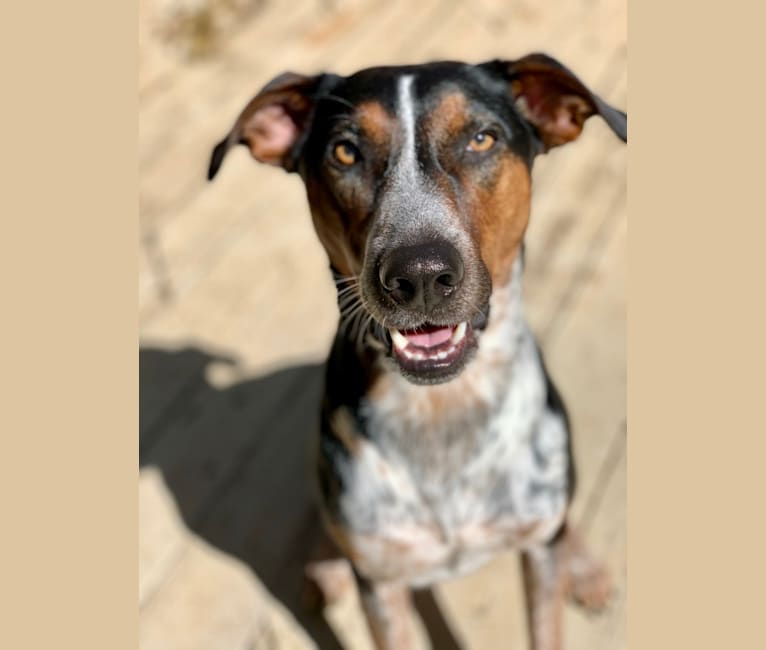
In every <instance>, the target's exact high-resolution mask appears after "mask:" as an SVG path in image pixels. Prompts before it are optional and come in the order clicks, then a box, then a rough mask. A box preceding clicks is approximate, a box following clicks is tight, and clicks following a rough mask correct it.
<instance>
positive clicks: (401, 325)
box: [208, 53, 627, 650]
mask: <svg viewBox="0 0 766 650" xmlns="http://www.w3.org/2000/svg"><path fill="white" fill-rule="evenodd" d="M594 115H596V116H599V117H601V118H602V119H603V120H604V121H605V122H606V124H607V125H608V126H609V128H610V129H611V130H612V131H613V132H614V133H615V134H616V135H617V136H618V137H619V138H620V139H621V140H623V141H624V142H627V116H626V114H625V113H624V112H622V111H620V110H617V109H616V108H614V107H612V106H610V105H609V104H607V103H606V102H604V101H603V100H602V99H600V98H599V97H598V96H597V95H596V94H594V93H593V92H591V91H590V90H589V89H588V88H587V87H586V86H585V85H584V84H583V83H582V82H581V81H580V80H579V79H578V78H577V77H576V76H575V75H574V74H573V73H572V72H571V71H570V70H568V69H567V68H566V67H564V66H563V65H562V64H561V63H560V62H558V61H557V60H555V59H553V58H551V57H549V56H547V55H545V54H539V53H536V54H530V55H528V56H524V57H522V58H520V59H517V60H493V61H489V62H486V63H482V64H478V65H472V64H467V63H460V62H450V61H445V62H435V63H429V64H424V65H413V66H396V67H377V68H370V69H365V70H362V71H360V72H357V73H355V74H353V75H351V76H348V77H343V76H339V75H335V74H330V73H325V74H318V75H315V76H307V75H301V74H295V73H285V74H282V75H280V76H278V77H276V78H275V79H273V80H272V81H271V82H270V83H268V84H267V85H266V86H265V87H264V88H263V89H262V90H261V91H260V92H259V93H258V94H257V95H256V96H255V97H254V98H253V99H252V100H251V101H250V102H249V103H248V104H247V105H246V106H245V108H244V110H243V111H242V113H241V115H240V116H239V117H238V118H237V120H236V122H235V124H234V126H233V127H232V129H231V130H230V132H229V133H228V135H227V136H226V137H225V138H224V139H223V140H222V141H221V142H220V143H218V144H217V145H216V146H215V148H214V150H213V153H212V158H211V161H210V167H209V170H208V178H209V179H210V180H212V179H213V178H214V177H215V175H216V174H217V172H218V171H219V169H220V167H221V164H222V162H223V160H224V157H225V156H226V153H227V152H228V151H229V150H230V149H231V148H232V147H233V146H234V145H237V144H244V145H246V146H247V147H248V148H249V149H250V152H251V153H252V156H253V157H254V158H255V159H256V160H258V161H260V162H263V163H268V164H271V165H276V166H279V167H282V168H283V169H285V170H287V171H289V172H296V173H298V174H300V176H301V178H302V179H303V181H304V183H305V187H306V193H307V198H308V203H309V206H310V209H311V215H312V221H313V224H314V227H315V229H316V233H317V235H318V237H319V240H320V242H321V244H322V245H323V247H324V249H325V251H326V252H327V256H328V258H329V263H330V268H331V270H332V273H333V276H334V279H335V282H336V286H337V289H338V291H337V294H338V305H339V309H340V320H339V327H338V332H337V335H336V337H335V340H334V343H333V346H332V350H331V353H330V356H329V360H328V363H327V375H326V385H325V391H324V397H323V401H322V406H321V417H320V420H321V425H320V431H319V433H318V440H317V450H316V452H317V453H316V470H317V479H318V492H319V495H320V502H321V511H322V513H323V520H324V523H325V526H326V529H327V531H328V532H329V534H330V536H331V538H332V539H333V540H334V542H335V543H336V544H337V545H338V547H339V548H340V549H341V550H342V552H343V553H344V555H345V556H346V557H347V558H348V559H349V560H350V561H351V564H352V567H353V572H354V576H355V578H356V582H357V585H358V587H359V592H360V596H361V601H362V605H363V608H364V612H365V616H366V618H367V621H368V624H369V627H370V630H371V633H372V637H373V639H374V641H375V644H376V647H377V648H379V649H380V650H404V649H406V648H409V647H411V644H412V639H411V637H410V633H409V629H410V628H409V626H408V625H407V611H408V607H409V600H408V599H409V593H410V592H409V590H410V589H411V588H418V587H424V586H427V585H430V584H432V583H434V582H436V581H439V580H441V579H444V578H448V577H452V576H456V575H460V574H463V573H465V572H468V571H471V570H473V569H475V568H476V567H478V566H479V565H481V564H482V563H484V562H485V561H487V560H488V559H489V558H491V557H492V556H493V554H496V553H498V552H499V551H501V550H503V549H507V548H515V549H518V550H520V551H521V557H522V567H523V578H524V585H525V593H526V601H527V613H528V624H529V630H530V639H531V645H532V647H533V648H534V650H558V649H559V648H561V644H562V634H561V617H562V603H563V602H564V600H565V599H566V598H572V599H574V600H575V601H577V602H580V603H581V604H583V605H584V606H586V607H587V608H590V609H599V608H600V607H602V606H604V605H605V604H606V601H607V600H608V596H609V592H610V590H611V586H610V580H609V576H608V574H607V572H606V570H605V568H604V567H603V566H602V565H601V564H600V563H599V562H597V561H596V560H595V559H594V558H592V557H591V556H590V555H589V553H588V551H587V550H586V548H585V546H584V544H583V542H582V540H581V538H580V536H579V535H578V533H577V531H576V530H575V529H574V527H573V526H572V525H571V524H570V523H568V522H567V510H568V507H569V504H570V503H571V500H572V495H573V491H574V484H575V473H574V465H573V460H572V453H571V442H570V440H571V439H570V427H569V421H568V417H567V413H566V409H565V406H564V403H563V401H562V398H561V396H560V394H559V392H558V391H557V389H556V387H555V385H554V384H553V382H552V380H551V378H550V376H549V374H548V372H547V370H546V367H545V364H544V361H543V357H542V355H541V352H540V349H539V347H538V345H537V343H536V340H535V337H534V335H533V334H532V332H531V331H530V328H529V326H528V324H527V322H526V320H525V317H524V312H523V308H522V291H521V286H522V285H521V277H522V270H523V265H524V264H523V258H524V255H523V239H524V233H525V230H526V227H527V223H528V220H529V212H530V196H531V180H530V178H531V176H530V175H531V169H532V164H533V162H534V160H535V158H536V157H537V156H538V155H539V154H542V153H545V152H546V151H548V150H549V149H551V148H553V147H557V146H560V145H563V144H565V143H567V142H571V141H572V140H574V139H575V138H577V137H578V135H579V134H580V132H581V131H582V128H583V125H584V122H585V120H586V119H588V118H589V117H591V116H594Z"/></svg>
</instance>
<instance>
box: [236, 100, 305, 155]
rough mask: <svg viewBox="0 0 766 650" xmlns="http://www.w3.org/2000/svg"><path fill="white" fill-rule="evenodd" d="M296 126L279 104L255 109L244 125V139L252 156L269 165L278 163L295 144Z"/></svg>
mask: <svg viewBox="0 0 766 650" xmlns="http://www.w3.org/2000/svg"><path fill="white" fill-rule="evenodd" d="M297 137H298V128H297V127H296V126H295V123H294V122H293V120H292V118H291V117H290V116H289V115H288V113H287V111H285V109H284V108H283V107H282V106H281V105H279V104H271V105H270V106H264V107H263V108H261V109H259V110H258V111H256V113H255V114H254V115H253V117H252V118H250V121H249V122H248V124H247V126H246V127H245V139H246V140H247V142H248V144H249V145H250V152H251V153H252V154H253V157H254V158H255V159H256V160H258V161H260V162H264V163H268V164H270V165H280V164H282V160H283V159H284V157H285V155H286V154H287V152H288V151H290V149H291V148H292V146H293V144H295V140H296V139H297Z"/></svg>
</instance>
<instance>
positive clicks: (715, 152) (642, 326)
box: [628, 0, 766, 650]
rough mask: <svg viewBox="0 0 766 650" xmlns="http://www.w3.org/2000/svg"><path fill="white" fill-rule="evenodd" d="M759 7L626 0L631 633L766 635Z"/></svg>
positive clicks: (632, 638)
mask: <svg viewBox="0 0 766 650" xmlns="http://www.w3.org/2000/svg"><path fill="white" fill-rule="evenodd" d="M754 7H757V4H755V3H749V4H748V5H747V11H748V12H749V14H750V15H745V14H744V13H743V11H744V10H745V3H744V2H735V3H729V2H727V3H712V4H711V3H707V4H706V3H699V2H695V3H692V2H684V3H669V2H653V3H651V6H648V5H647V3H645V2H640V1H638V0H636V1H633V2H631V3H630V13H629V26H630V30H629V42H630V91H629V95H630V101H629V112H630V115H631V126H630V138H631V144H630V147H629V151H630V154H629V155H630V163H629V168H630V172H629V188H630V189H629V215H630V216H629V220H630V236H629V238H628V241H629V248H628V251H629V252H628V255H629V281H628V304H629V309H628V313H629V325H628V332H629V335H628V340H629V344H628V368H629V399H628V422H629V434H628V440H629V448H628V463H629V472H628V473H629V480H628V494H629V499H628V501H629V520H628V521H629V523H628V539H629V543H628V566H629V576H628V585H629V598H628V601H629V605H628V638H629V647H630V648H632V649H633V650H660V649H665V648H668V649H673V650H687V649H689V650H705V649H707V648H715V649H716V650H721V649H723V648H756V647H766V645H764V637H765V636H766V633H765V632H764V613H763V602H764V594H763V584H764V580H763V578H764V568H763V567H764V562H763V559H762V558H763V552H764V542H765V540H764V534H763V529H764V524H763V513H764V512H765V506H764V503H763V495H764V494H766V490H764V480H763V476H764V470H763V459H764V457H766V453H765V452H766V445H764V432H766V429H765V428H764V424H763V415H762V411H763V403H764V395H763V388H764V385H765V383H764V380H763V376H764V361H766V359H764V355H763V352H762V350H763V345H762V344H760V346H758V345H754V341H759V340H761V339H762V337H763V335H764V332H766V323H765V322H764V318H763V313H762V312H763V307H762V305H763V296H764V289H763V278H764V277H766V274H765V273H764V263H763V260H764V254H763V250H762V248H763V242H764V241H766V225H765V224H766V220H764V218H763V186H764V181H763V178H762V176H763V169H764V164H763V155H764V154H763V147H762V146H761V145H760V143H759V145H758V146H756V145H755V143H754V136H755V132H754V131H753V127H754V122H752V121H751V119H750V117H748V115H750V111H749V109H747V108H745V107H753V108H754V107H756V106H758V107H759V110H760V106H762V105H763V102H762V101H759V100H760V99H761V98H760V97H754V96H753V94H754V93H755V92H756V91H759V94H761V95H762V94H763V92H762V86H761V85H760V84H759V83H758V84H756V83H754V81H755V80H756V79H760V78H762V77H763V71H762V70H761V67H762V62H763V61H764V59H765V58H766V57H764V52H763V45H762V44H763V42H764V39H763V35H762V33H761V32H762V27H763V23H764V17H763V15H760V16H757V15H756V9H754ZM762 12H763V10H762V9H759V10H758V13H761V14H762ZM757 45H760V47H759V48H758V51H756V46H757ZM735 107H740V108H741V109H743V110H740V108H735ZM759 110H758V111H756V112H757V113H759ZM753 115H754V114H753ZM756 121H758V118H756ZM756 132H760V129H759V128H756ZM759 135H760V133H759ZM758 296H759V297H760V298H756V297H758ZM754 303H760V304H754ZM758 312H760V313H758ZM758 347H760V350H761V352H760V354H756V351H757V349H758Z"/></svg>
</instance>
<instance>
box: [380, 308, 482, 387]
mask: <svg viewBox="0 0 766 650" xmlns="http://www.w3.org/2000/svg"><path fill="white" fill-rule="evenodd" d="M388 334H389V336H390V338H391V357H392V358H393V359H394V360H395V361H396V363H397V365H398V366H399V369H400V370H401V372H402V374H403V375H404V376H405V377H407V379H409V380H410V381H412V382H413V383H419V384H434V383H441V382H444V381H449V380H450V379H452V378H453V377H454V376H456V375H457V374H458V373H459V372H460V371H461V370H462V368H463V366H464V365H465V363H466V361H467V360H468V356H469V353H470V352H471V351H472V350H473V348H475V346H476V340H475V336H474V332H473V328H472V326H471V324H470V323H468V322H466V321H464V322H462V323H458V324H457V325H431V324H425V325H423V326H421V327H417V328H414V329H409V330H398V329H389V330H388Z"/></svg>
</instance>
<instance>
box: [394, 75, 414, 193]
mask: <svg viewBox="0 0 766 650" xmlns="http://www.w3.org/2000/svg"><path fill="white" fill-rule="evenodd" d="M413 79H414V76H413V75H411V74H408V75H404V76H403V77H402V78H401V79H399V89H398V90H399V93H398V104H399V106H398V108H399V111H398V112H399V116H400V119H401V126H402V132H403V133H402V135H403V145H402V151H401V154H400V157H399V163H398V165H397V172H398V176H400V177H404V178H409V179H414V178H415V176H416V175H417V156H416V155H415V105H414V103H413V100H412V81H413Z"/></svg>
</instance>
